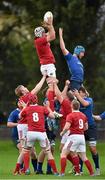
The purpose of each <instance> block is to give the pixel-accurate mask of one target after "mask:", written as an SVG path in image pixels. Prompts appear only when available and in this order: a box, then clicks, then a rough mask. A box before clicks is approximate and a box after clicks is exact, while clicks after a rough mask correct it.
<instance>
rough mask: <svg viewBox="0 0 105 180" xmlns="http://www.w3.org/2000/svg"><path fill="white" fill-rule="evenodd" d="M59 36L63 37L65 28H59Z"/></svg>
mask: <svg viewBox="0 0 105 180" xmlns="http://www.w3.org/2000/svg"><path fill="white" fill-rule="evenodd" d="M59 36H63V28H61V27H60V28H59Z"/></svg>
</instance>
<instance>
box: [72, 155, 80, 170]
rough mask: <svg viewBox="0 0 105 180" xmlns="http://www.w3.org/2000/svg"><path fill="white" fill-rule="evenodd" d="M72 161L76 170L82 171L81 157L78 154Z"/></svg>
mask: <svg viewBox="0 0 105 180" xmlns="http://www.w3.org/2000/svg"><path fill="white" fill-rule="evenodd" d="M72 162H73V165H74V170H75V172H76V173H80V169H79V157H78V156H74V157H72Z"/></svg>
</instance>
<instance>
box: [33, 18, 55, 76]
mask: <svg viewBox="0 0 105 180" xmlns="http://www.w3.org/2000/svg"><path fill="white" fill-rule="evenodd" d="M45 29H47V30H48V32H47V33H45ZM34 35H35V39H34V45H35V48H36V51H37V54H38V57H39V61H40V65H41V67H40V70H41V73H42V74H45V73H46V72H47V75H48V76H53V77H56V68H55V65H54V64H55V58H54V55H53V53H52V51H51V48H50V42H51V41H53V40H54V39H55V30H54V26H53V18H51V17H49V18H48V21H47V22H46V21H44V22H43V27H37V28H35V30H34Z"/></svg>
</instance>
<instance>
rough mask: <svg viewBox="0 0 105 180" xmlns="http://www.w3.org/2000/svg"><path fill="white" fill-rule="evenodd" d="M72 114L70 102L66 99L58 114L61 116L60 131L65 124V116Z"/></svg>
mask: <svg viewBox="0 0 105 180" xmlns="http://www.w3.org/2000/svg"><path fill="white" fill-rule="evenodd" d="M71 112H72V109H71V101H70V100H68V99H64V100H63V101H62V103H61V108H60V113H61V114H62V115H63V116H62V118H61V119H60V128H61V130H62V129H63V128H64V125H65V123H66V116H67V115H68V114H69V113H71Z"/></svg>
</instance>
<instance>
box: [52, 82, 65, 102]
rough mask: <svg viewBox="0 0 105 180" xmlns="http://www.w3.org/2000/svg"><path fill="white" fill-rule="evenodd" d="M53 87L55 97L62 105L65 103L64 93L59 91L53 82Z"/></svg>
mask: <svg viewBox="0 0 105 180" xmlns="http://www.w3.org/2000/svg"><path fill="white" fill-rule="evenodd" d="M53 85H54V91H55V95H56V97H57V99H58V101H59V102H60V104H61V103H62V101H63V96H62V93H61V91H60V90H59V88H58V86H57V83H56V82H53Z"/></svg>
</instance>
